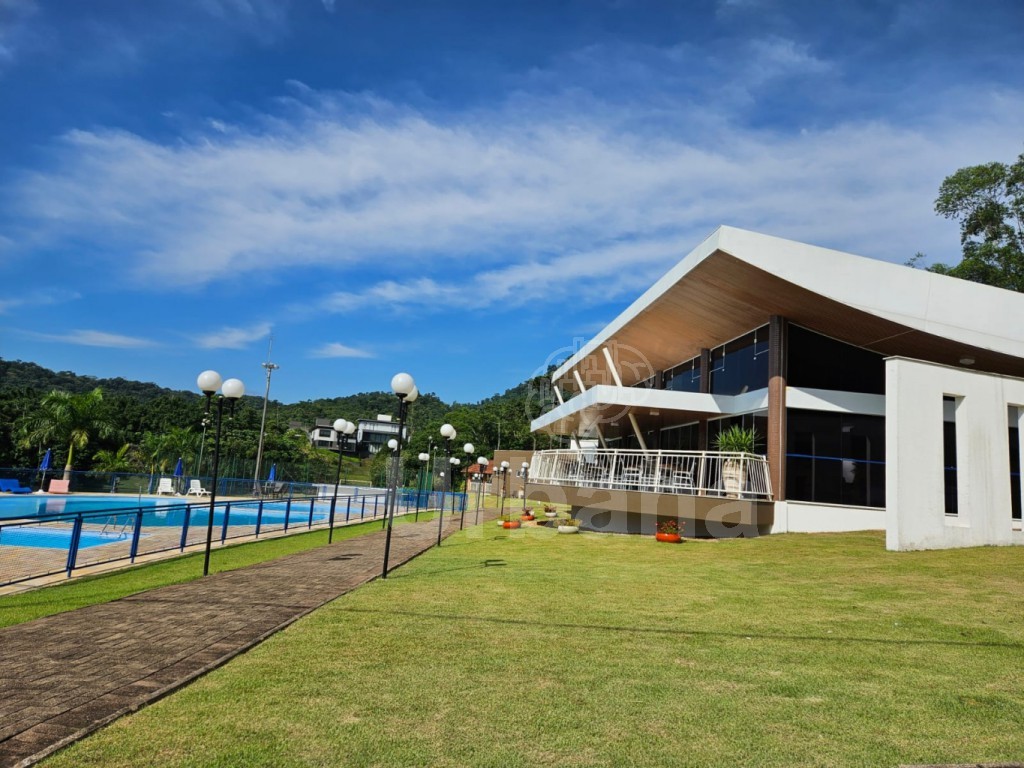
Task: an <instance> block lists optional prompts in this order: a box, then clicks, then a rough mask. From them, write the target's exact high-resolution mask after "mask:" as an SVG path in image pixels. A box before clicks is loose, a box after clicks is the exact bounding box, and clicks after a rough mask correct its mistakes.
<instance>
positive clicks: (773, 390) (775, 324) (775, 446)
mask: <svg viewBox="0 0 1024 768" xmlns="http://www.w3.org/2000/svg"><path fill="white" fill-rule="evenodd" d="M786 330H787V329H786V318H784V317H780V316H779V315H772V318H771V320H770V321H769V324H768V434H767V435H766V438H767V440H766V442H767V443H768V475H769V477H770V478H771V482H772V494H773V496H774V498H775V500H776V501H784V500H785V498H786V357H787V355H788V347H789V344H788V334H787V333H786Z"/></svg>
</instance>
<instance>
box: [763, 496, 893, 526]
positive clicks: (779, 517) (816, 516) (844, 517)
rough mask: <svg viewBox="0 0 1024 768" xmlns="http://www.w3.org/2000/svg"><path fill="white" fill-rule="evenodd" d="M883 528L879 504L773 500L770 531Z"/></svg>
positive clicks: (883, 516) (883, 522)
mask: <svg viewBox="0 0 1024 768" xmlns="http://www.w3.org/2000/svg"><path fill="white" fill-rule="evenodd" d="M883 528H885V510H884V509H882V508H880V507H848V506H843V505H841V504H815V503H813V502H805V501H777V502H775V523H774V524H773V525H772V533H838V532H841V531H870V530H876V531H880V530H882V529H883Z"/></svg>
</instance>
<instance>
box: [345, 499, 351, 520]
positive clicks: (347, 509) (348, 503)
mask: <svg viewBox="0 0 1024 768" xmlns="http://www.w3.org/2000/svg"><path fill="white" fill-rule="evenodd" d="M351 512H352V497H351V496H349V497H348V500H347V501H346V502H345V522H346V523H347V522H348V516H349V514H350V513H351Z"/></svg>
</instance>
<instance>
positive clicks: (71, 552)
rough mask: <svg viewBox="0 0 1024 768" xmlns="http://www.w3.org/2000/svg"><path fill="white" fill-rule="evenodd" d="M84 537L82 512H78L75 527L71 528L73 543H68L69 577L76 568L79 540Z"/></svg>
mask: <svg viewBox="0 0 1024 768" xmlns="http://www.w3.org/2000/svg"><path fill="white" fill-rule="evenodd" d="M81 539H82V513H81V512H79V513H78V517H76V518H75V524H74V527H72V529H71V543H70V544H68V563H67V572H68V578H69V579H70V578H71V572H72V571H73V570H75V560H77V559H78V542H79V541H81Z"/></svg>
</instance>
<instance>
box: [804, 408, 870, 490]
mask: <svg viewBox="0 0 1024 768" xmlns="http://www.w3.org/2000/svg"><path fill="white" fill-rule="evenodd" d="M786 416H787V434H786V443H787V452H786V496H787V497H788V498H790V499H793V500H794V501H816V502H820V503H822V504H848V505H851V506H858V507H884V506H885V418H884V417H882V416H861V415H857V414H848V413H829V412H825V411H803V410H797V409H790V410H789V411H788V412H787V414H786Z"/></svg>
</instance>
